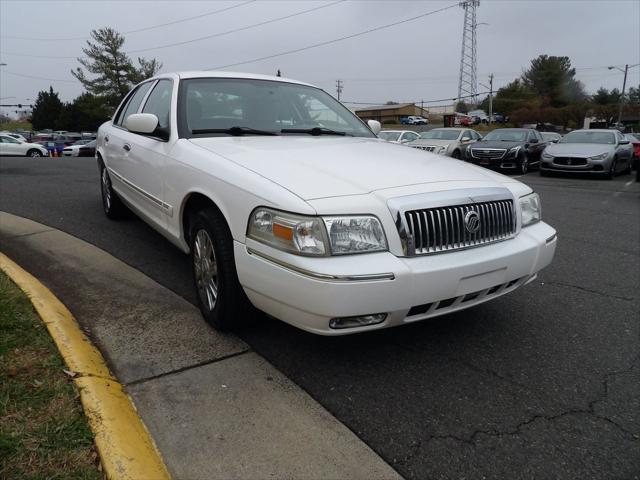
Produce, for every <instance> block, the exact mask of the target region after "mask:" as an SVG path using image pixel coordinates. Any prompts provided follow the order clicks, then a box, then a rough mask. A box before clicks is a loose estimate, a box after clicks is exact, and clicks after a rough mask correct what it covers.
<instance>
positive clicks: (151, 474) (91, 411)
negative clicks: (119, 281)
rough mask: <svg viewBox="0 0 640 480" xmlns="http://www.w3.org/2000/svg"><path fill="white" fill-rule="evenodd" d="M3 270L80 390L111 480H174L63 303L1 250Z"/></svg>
mask: <svg viewBox="0 0 640 480" xmlns="http://www.w3.org/2000/svg"><path fill="white" fill-rule="evenodd" d="M0 269H1V270H3V271H4V272H5V273H6V274H7V275H8V276H9V278H11V280H13V281H14V282H15V283H16V284H17V285H18V286H19V287H20V288H21V289H22V290H23V291H24V292H25V293H26V294H27V296H28V297H29V299H30V300H31V303H32V304H33V306H34V308H35V309H36V311H37V312H38V314H39V315H40V318H42V320H43V322H44V323H45V325H46V326H47V329H48V330H49V334H50V335H51V337H52V338H53V341H54V342H55V343H56V345H57V347H58V349H59V350H60V354H61V355H62V357H63V358H64V361H65V362H66V364H67V366H68V367H69V370H71V371H73V372H76V373H77V374H78V376H77V377H75V378H74V381H75V383H76V385H77V386H78V389H79V390H80V400H81V401H82V406H83V408H84V412H85V415H86V416H87V418H88V421H89V425H90V426H91V429H92V430H93V434H94V436H95V442H96V447H97V449H98V453H99V455H100V460H101V462H102V467H103V469H104V471H105V473H106V475H107V478H109V479H111V480H141V479H149V480H165V479H170V478H171V477H170V475H169V472H168V471H167V468H166V467H165V465H164V463H163V462H162V459H161V457H160V453H159V452H158V450H157V448H156V446H155V444H154V443H153V440H152V439H151V436H150V435H149V432H148V431H147V429H146V427H145V426H144V423H142V420H141V419H140V417H139V416H138V413H137V412H136V409H135V407H134V405H133V403H132V402H131V399H130V398H129V397H128V396H127V394H126V393H125V391H124V389H123V387H122V385H121V384H120V383H118V381H117V380H116V379H115V377H114V376H113V375H112V374H111V372H109V368H108V367H107V364H106V363H105V361H104V358H103V357H102V355H101V354H100V352H99V351H98V349H97V348H96V347H94V346H93V344H92V343H91V341H90V340H89V339H88V338H87V336H86V335H85V334H84V333H83V332H82V330H80V327H79V326H78V323H77V322H76V320H75V318H74V317H73V315H72V314H71V312H69V310H68V309H67V307H65V306H64V305H63V304H62V303H61V302H60V300H58V299H57V298H56V297H55V295H53V293H51V291H50V290H49V289H47V288H46V287H45V286H44V285H42V283H40V282H39V281H38V280H37V279H36V278H35V277H34V276H32V275H31V274H29V273H28V272H26V271H25V270H23V269H22V268H21V267H20V266H19V265H17V264H16V263H14V262H13V261H12V260H10V259H9V258H8V257H7V256H6V255H4V254H3V253H1V252H0Z"/></svg>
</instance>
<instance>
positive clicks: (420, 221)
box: [97, 72, 556, 335]
mask: <svg viewBox="0 0 640 480" xmlns="http://www.w3.org/2000/svg"><path fill="white" fill-rule="evenodd" d="M379 129H380V124H379V123H378V122H375V121H370V122H369V125H368V126H367V125H366V124H364V123H363V122H362V121H361V120H360V119H359V118H358V117H356V116H355V115H354V114H352V113H351V112H350V111H349V110H348V109H347V108H345V107H344V106H343V105H342V104H340V103H339V102H338V101H337V100H335V99H334V98H333V97H331V96H330V95H329V94H327V93H326V92H324V91H323V90H320V89H319V88H316V87H313V86H312V85H308V84H305V83H301V82H297V81H294V80H289V79H284V78H280V77H271V76H263V75H253V74H239V73H230V72H186V73H173V74H164V75H160V76H158V77H156V78H153V79H150V80H147V81H145V82H143V83H141V84H140V85H138V86H137V87H135V89H134V90H133V91H132V92H131V93H130V94H129V95H128V96H127V97H126V98H125V100H124V101H123V103H122V104H121V105H120V107H119V108H118V109H117V111H116V113H115V115H114V117H113V119H112V120H111V121H109V122H107V123H105V124H103V125H102V126H101V127H100V129H99V132H98V140H97V145H98V146H97V150H98V151H97V159H98V166H99V170H100V178H101V191H102V199H103V207H104V211H105V213H106V215H107V216H108V217H109V218H117V217H118V216H119V215H122V213H123V211H124V209H125V205H126V206H128V207H129V208H131V209H132V210H134V211H135V212H136V213H137V214H138V215H139V216H140V217H141V218H142V219H144V220H145V221H146V222H147V223H149V224H150V225H151V226H152V227H153V228H155V229H156V230H158V231H159V232H160V233H161V234H163V235H164V236H165V237H166V238H167V239H169V240H170V241H171V242H173V243H174V244H175V245H176V246H177V247H178V248H180V249H181V250H182V251H183V252H185V253H189V254H190V259H191V264H192V272H193V280H194V285H195V288H196V290H197V293H198V300H199V305H200V309H201V311H202V313H203V315H204V317H205V318H206V319H207V320H208V321H209V322H210V323H211V324H212V325H213V326H215V327H217V328H221V329H228V328H233V327H234V326H236V325H237V323H238V322H239V321H240V320H242V319H245V318H246V317H247V315H249V313H251V312H252V311H253V306H255V307H257V308H258V309H260V310H263V311H265V312H267V313H268V314H270V315H272V316H274V317H277V318H279V319H281V320H284V321H286V322H288V323H290V324H292V325H295V326H297V327H299V328H302V329H304V330H307V331H310V332H314V333H318V334H324V335H339V334H346V333H355V332H362V331H366V330H372V329H379V328H384V327H391V326H395V325H403V324H407V323H411V322H414V321H417V320H423V319H425V318H430V317H434V316H437V315H442V314H445V313H449V312H453V311H456V310H461V309H464V308H468V307H472V306H474V305H478V304H479V303H482V302H485V301H488V300H491V299H494V298H497V297H499V296H501V295H503V294H505V293H508V292H511V291H513V290H514V289H516V288H518V287H520V286H522V285H525V284H526V283H528V282H531V281H532V280H533V279H534V278H535V277H536V274H537V272H538V271H539V270H540V269H542V268H544V267H545V266H547V265H548V264H549V263H550V262H551V260H552V258H553V255H554V251H555V248H556V232H555V230H554V229H553V228H552V227H550V226H549V225H547V224H546V223H544V222H542V221H541V218H540V199H539V197H538V195H537V194H535V193H533V192H532V190H531V188H530V187H528V186H526V185H524V184H523V183H520V182H518V181H517V180H515V179H513V178H509V177H505V176H503V175H500V174H497V173H495V172H492V171H490V170H486V169H483V168H480V167H476V166H473V165H469V164H467V163H464V162H460V161H456V160H452V159H450V158H446V157H443V156H440V155H432V154H430V153H425V152H421V151H418V150H416V149H413V148H398V147H397V146H395V145H390V144H389V143H387V142H383V141H381V140H379V139H377V138H376V136H375V133H377V131H378V130H379ZM425 155H430V156H431V158H430V159H429V161H427V162H425Z"/></svg>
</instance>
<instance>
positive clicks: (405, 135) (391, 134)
mask: <svg viewBox="0 0 640 480" xmlns="http://www.w3.org/2000/svg"><path fill="white" fill-rule="evenodd" d="M419 137H420V135H418V134H417V133H416V132H414V131H413V130H382V131H381V132H379V133H378V138H381V139H382V140H385V141H387V142H390V143H408V142H413V141H414V140H417V139H418V138H419Z"/></svg>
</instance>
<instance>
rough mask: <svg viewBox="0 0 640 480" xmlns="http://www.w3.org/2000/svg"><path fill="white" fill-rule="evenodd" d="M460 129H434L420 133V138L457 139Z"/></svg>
mask: <svg viewBox="0 0 640 480" xmlns="http://www.w3.org/2000/svg"><path fill="white" fill-rule="evenodd" d="M460 132H461V130H440V129H435V130H431V131H429V132H423V133H421V134H420V138H424V139H427V140H457V139H458V137H459V136H460Z"/></svg>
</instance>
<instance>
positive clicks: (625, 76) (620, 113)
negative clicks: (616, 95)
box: [618, 64, 629, 127]
mask: <svg viewBox="0 0 640 480" xmlns="http://www.w3.org/2000/svg"><path fill="white" fill-rule="evenodd" d="M628 71H629V64H626V65H625V66H624V80H623V81H622V95H620V109H619V110H618V127H619V126H620V125H621V124H622V108H623V107H624V90H625V88H626V87H627V72H628Z"/></svg>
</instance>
